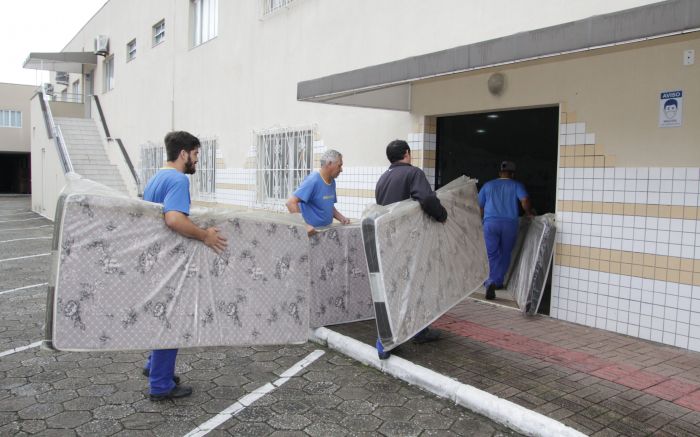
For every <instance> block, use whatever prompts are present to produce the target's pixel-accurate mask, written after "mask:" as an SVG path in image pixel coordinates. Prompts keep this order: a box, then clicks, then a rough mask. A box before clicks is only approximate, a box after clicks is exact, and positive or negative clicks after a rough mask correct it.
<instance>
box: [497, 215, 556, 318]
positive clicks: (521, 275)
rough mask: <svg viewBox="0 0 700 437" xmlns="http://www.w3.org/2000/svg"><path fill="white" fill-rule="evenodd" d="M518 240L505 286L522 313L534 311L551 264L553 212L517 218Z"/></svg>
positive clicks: (532, 312)
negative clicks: (518, 222) (518, 243)
mask: <svg viewBox="0 0 700 437" xmlns="http://www.w3.org/2000/svg"><path fill="white" fill-rule="evenodd" d="M519 232H520V236H519V238H520V237H522V244H521V245H520V248H519V250H518V254H517V256H514V260H513V261H512V266H511V271H512V273H511V275H510V279H509V280H508V285H507V286H506V288H507V289H508V291H510V292H511V293H512V295H513V297H514V298H515V301H516V302H517V303H518V308H520V310H521V311H522V312H523V314H529V315H533V314H537V310H538V308H539V306H540V303H541V302H542V296H543V295H544V289H545V286H546V284H547V276H548V275H549V269H550V267H551V265H552V255H553V254H554V243H555V239H556V232H557V227H556V223H555V220H554V214H544V215H541V216H537V217H534V218H532V219H524V220H523V219H521V226H520V231H519Z"/></svg>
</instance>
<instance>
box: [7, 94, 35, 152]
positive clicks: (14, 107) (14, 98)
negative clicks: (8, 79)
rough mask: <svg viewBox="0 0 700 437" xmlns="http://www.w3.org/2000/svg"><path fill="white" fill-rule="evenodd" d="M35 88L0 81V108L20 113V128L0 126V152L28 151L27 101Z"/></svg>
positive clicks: (28, 121) (29, 144) (28, 117)
mask: <svg viewBox="0 0 700 437" xmlns="http://www.w3.org/2000/svg"><path fill="white" fill-rule="evenodd" d="M35 90H36V87H35V86H33V85H18V84H14V83H0V109H2V110H11V111H20V112H21V113H22V127H21V128H16V127H0V153H2V152H20V153H29V149H30V147H31V139H30V132H31V131H30V129H31V128H30V125H31V123H30V119H31V117H30V111H29V101H30V99H31V98H32V95H33V94H34V91H35Z"/></svg>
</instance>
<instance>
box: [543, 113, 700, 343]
mask: <svg viewBox="0 0 700 437" xmlns="http://www.w3.org/2000/svg"><path fill="white" fill-rule="evenodd" d="M577 125H578V124H573V123H570V124H566V125H561V126H560V128H561V129H563V130H564V132H566V135H569V133H570V132H571V130H572V129H573V130H574V131H575V130H576V129H577ZM572 126H573V127H572ZM699 193H700V168H685V167H678V168H659V167H639V168H622V167H618V168H605V169H603V168H561V169H560V170H559V181H558V200H591V199H592V200H594V201H604V202H621V203H622V202H624V203H639V204H647V205H659V207H660V208H664V207H665V208H670V207H671V206H674V205H679V206H692V207H695V206H698V205H699V204H700V194H699ZM557 226H558V231H559V233H558V235H557V242H559V243H562V244H570V245H577V246H585V247H591V248H601V249H613V250H624V251H633V252H640V253H648V254H654V255H663V256H675V257H681V258H687V259H696V260H697V259H700V221H698V220H685V219H670V218H657V217H646V216H634V215H616V214H595V213H577V212H570V211H558V212H557ZM551 314H552V316H553V317H557V318H560V319H564V320H569V321H572V322H576V323H582V324H585V325H589V326H595V327H598V328H601V329H609V330H612V331H616V332H621V333H624V334H627V335H634V336H638V337H641V338H644V339H649V340H654V341H659V342H663V343H666V344H671V345H675V346H678V347H683V348H689V349H692V350H700V287H695V286H691V285H687V284H679V283H674V282H666V281H656V280H650V279H644V278H640V277H633V276H625V275H615V274H608V273H604V272H597V271H591V270H583V269H577V268H570V267H564V266H555V267H554V270H553V284H552V305H551Z"/></svg>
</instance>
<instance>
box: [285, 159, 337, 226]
mask: <svg viewBox="0 0 700 437" xmlns="http://www.w3.org/2000/svg"><path fill="white" fill-rule="evenodd" d="M342 171H343V155H341V154H340V152H338V151H337V150H333V149H330V150H326V151H325V152H324V153H323V155H321V168H320V169H319V170H318V172H314V173H311V174H309V175H308V176H307V177H306V179H304V181H303V182H302V183H301V185H299V188H297V189H296V191H295V192H294V194H292V195H291V196H290V197H289V199H288V200H287V209H288V210H289V212H290V213H292V214H294V213H299V212H300V213H301V216H302V217H304V221H305V222H306V231H307V233H308V234H309V235H313V234H315V233H316V228H317V227H319V226H328V225H330V224H331V223H333V219H336V220H338V221H339V222H340V223H342V224H344V225H347V224H348V223H350V220H349V219H347V218H346V217H345V216H344V215H343V214H341V213H340V212H338V210H337V209H335V203H336V202H337V201H338V198H337V197H336V195H335V179H336V178H337V177H338V176H339V175H340V173H341V172H342Z"/></svg>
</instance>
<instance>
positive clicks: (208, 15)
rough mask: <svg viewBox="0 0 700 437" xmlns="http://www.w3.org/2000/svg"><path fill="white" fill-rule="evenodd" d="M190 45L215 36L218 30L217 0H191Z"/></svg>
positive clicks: (196, 44) (195, 44)
mask: <svg viewBox="0 0 700 437" xmlns="http://www.w3.org/2000/svg"><path fill="white" fill-rule="evenodd" d="M190 4H191V12H192V47H196V46H198V45H200V44H202V43H205V42H207V41H209V40H210V39H212V38H214V37H216V35H217V34H218V31H219V24H218V23H219V0H191V3H190Z"/></svg>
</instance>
